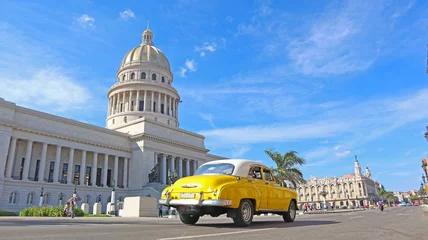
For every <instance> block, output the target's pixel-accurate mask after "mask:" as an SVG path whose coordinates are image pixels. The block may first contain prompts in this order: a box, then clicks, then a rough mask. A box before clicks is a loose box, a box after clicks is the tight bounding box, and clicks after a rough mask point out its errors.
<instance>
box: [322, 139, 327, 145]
mask: <svg viewBox="0 0 428 240" xmlns="http://www.w3.org/2000/svg"><path fill="white" fill-rule="evenodd" d="M320 143H321V144H327V143H328V139H326V140H324V141H321V142H320Z"/></svg>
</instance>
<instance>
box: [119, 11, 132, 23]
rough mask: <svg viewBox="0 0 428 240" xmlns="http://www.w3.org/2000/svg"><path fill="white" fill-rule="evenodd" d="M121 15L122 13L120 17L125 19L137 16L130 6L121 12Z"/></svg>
mask: <svg viewBox="0 0 428 240" xmlns="http://www.w3.org/2000/svg"><path fill="white" fill-rule="evenodd" d="M119 15H120V18H121V19H123V20H129V19H131V18H135V14H134V12H133V11H132V10H131V9H129V8H128V9H126V10H125V11H123V12H120V13H119Z"/></svg>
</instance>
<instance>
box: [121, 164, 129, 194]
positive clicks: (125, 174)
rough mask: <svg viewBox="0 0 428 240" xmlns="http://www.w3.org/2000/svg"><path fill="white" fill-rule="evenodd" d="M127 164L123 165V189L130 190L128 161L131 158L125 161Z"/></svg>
mask: <svg viewBox="0 0 428 240" xmlns="http://www.w3.org/2000/svg"><path fill="white" fill-rule="evenodd" d="M124 160H125V162H124V163H123V180H122V182H123V188H128V160H129V158H125V159H124Z"/></svg>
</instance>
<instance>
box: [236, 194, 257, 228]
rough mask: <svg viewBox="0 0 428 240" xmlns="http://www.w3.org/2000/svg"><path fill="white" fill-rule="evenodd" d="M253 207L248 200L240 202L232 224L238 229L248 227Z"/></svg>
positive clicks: (251, 218)
mask: <svg viewBox="0 0 428 240" xmlns="http://www.w3.org/2000/svg"><path fill="white" fill-rule="evenodd" d="M253 215H254V206H253V203H252V202H251V201H250V200H247V199H245V200H242V201H241V203H240V204H239V208H238V210H237V212H236V217H235V218H233V222H234V223H235V224H236V225H238V226H240V227H248V226H250V225H251V222H252V221H253Z"/></svg>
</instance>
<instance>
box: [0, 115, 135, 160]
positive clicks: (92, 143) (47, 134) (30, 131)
mask: <svg viewBox="0 0 428 240" xmlns="http://www.w3.org/2000/svg"><path fill="white" fill-rule="evenodd" d="M0 126H6V127H10V128H12V129H14V130H18V131H22V132H27V133H32V134H36V135H41V136H46V137H51V138H56V139H61V140H66V141H70V142H76V143H81V144H86V145H91V146H95V147H102V148H107V149H111V150H117V151H122V152H128V153H131V152H132V151H131V149H130V148H129V149H124V148H118V147H114V146H110V145H105V144H99V143H94V142H88V141H85V140H80V139H76V138H70V137H65V136H61V135H57V134H52V133H46V132H40V131H37V130H33V129H28V128H23V127H20V126H18V125H17V124H11V123H5V122H0ZM127 137H128V138H129V135H127ZM34 140H36V139H34ZM36 141H37V140H36Z"/></svg>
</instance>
